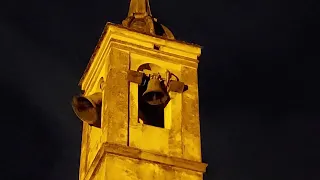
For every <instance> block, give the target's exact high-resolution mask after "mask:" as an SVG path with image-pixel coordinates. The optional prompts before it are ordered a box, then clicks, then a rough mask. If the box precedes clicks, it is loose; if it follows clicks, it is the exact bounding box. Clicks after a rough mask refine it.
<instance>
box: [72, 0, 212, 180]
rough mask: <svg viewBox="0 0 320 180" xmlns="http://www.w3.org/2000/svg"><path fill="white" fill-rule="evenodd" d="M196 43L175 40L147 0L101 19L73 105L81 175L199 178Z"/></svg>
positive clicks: (90, 178)
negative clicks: (117, 19) (116, 18)
mask: <svg viewBox="0 0 320 180" xmlns="http://www.w3.org/2000/svg"><path fill="white" fill-rule="evenodd" d="M200 54H201V48H200V47H199V46H197V45H194V44H189V43H186V42H181V41H178V40H175V38H174V35H173V34H172V33H171V31H170V30H169V29H168V28H167V27H165V26H164V25H162V24H160V23H159V22H158V21H157V19H155V18H153V17H152V15H151V11H150V6H149V1H148V0H131V2H130V7H129V13H128V16H127V18H126V19H125V20H123V21H122V24H120V25H118V24H111V23H107V25H106V26H105V29H104V31H103V33H102V35H101V38H100V40H99V42H98V44H97V46H96V48H95V50H94V53H93V55H92V57H91V59H90V62H89V64H88V66H87V68H86V70H85V72H84V75H83V77H82V78H81V80H80V83H79V85H80V87H81V89H82V90H83V94H81V95H78V96H74V97H73V100H72V107H73V109H74V111H75V113H76V115H77V116H78V117H79V119H81V120H82V121H83V131H82V145H81V157H80V170H79V171H80V172H79V173H80V175H79V179H80V180H151V179H154V180H187V179H192V180H202V179H203V173H204V172H205V170H206V167H207V164H205V163H202V159H201V138H200V137H201V136H200V122H199V102H198V80H197V79H198V76H197V67H198V57H199V56H200Z"/></svg>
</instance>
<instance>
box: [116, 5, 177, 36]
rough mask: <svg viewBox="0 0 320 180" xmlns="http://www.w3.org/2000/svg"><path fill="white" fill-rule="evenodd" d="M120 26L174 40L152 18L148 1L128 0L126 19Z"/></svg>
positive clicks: (169, 32)
mask: <svg viewBox="0 0 320 180" xmlns="http://www.w3.org/2000/svg"><path fill="white" fill-rule="evenodd" d="M122 25H123V26H124V27H126V28H128V29H131V30H134V31H137V32H140V33H144V34H149V35H154V36H162V37H164V38H167V39H174V36H173V34H172V32H171V31H170V30H169V29H168V28H167V27H166V26H164V25H162V24H160V23H158V22H157V19H155V18H153V17H152V14H151V10H150V4H149V0H130V6H129V12H128V17H127V18H126V19H125V20H123V21H122Z"/></svg>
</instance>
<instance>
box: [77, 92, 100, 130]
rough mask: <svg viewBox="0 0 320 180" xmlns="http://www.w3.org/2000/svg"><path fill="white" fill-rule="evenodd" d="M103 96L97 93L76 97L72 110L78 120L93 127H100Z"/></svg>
mask: <svg viewBox="0 0 320 180" xmlns="http://www.w3.org/2000/svg"><path fill="white" fill-rule="evenodd" d="M101 103H102V94H101V93H95V94H92V95H90V96H87V97H86V96H81V95H80V96H74V97H73V98H72V108H73V111H74V112H75V114H76V115H77V116H78V118H79V119H80V120H82V121H84V122H87V123H88V124H90V125H93V126H97V127H99V126H100V122H101V121H100V113H101Z"/></svg>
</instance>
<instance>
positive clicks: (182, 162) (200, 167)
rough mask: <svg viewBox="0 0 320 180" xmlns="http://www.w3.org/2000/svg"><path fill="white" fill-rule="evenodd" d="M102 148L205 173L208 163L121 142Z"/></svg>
mask: <svg viewBox="0 0 320 180" xmlns="http://www.w3.org/2000/svg"><path fill="white" fill-rule="evenodd" d="M102 148H104V152H105V154H108V153H109V154H115V155H118V156H125V157H130V158H134V159H139V160H145V161H149V162H154V163H158V164H163V165H169V166H174V167H178V168H183V169H188V170H192V171H197V172H202V173H204V172H205V171H206V168H207V166H208V165H207V164H205V163H201V162H196V161H190V160H186V159H182V158H176V157H169V156H164V155H160V154H155V153H151V152H146V151H143V150H141V149H137V148H133V147H129V146H123V145H119V144H111V143H105V144H104V145H103V146H102Z"/></svg>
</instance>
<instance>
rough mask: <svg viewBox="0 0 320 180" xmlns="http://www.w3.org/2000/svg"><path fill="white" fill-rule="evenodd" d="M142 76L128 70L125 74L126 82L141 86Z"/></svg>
mask: <svg viewBox="0 0 320 180" xmlns="http://www.w3.org/2000/svg"><path fill="white" fill-rule="evenodd" d="M143 76H144V74H143V73H141V72H138V71H133V70H129V71H128V74H127V80H128V81H130V82H133V83H136V84H139V85H141V83H142V81H143Z"/></svg>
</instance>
